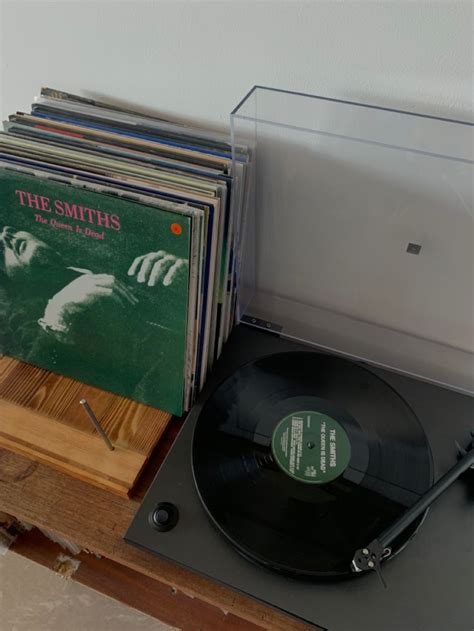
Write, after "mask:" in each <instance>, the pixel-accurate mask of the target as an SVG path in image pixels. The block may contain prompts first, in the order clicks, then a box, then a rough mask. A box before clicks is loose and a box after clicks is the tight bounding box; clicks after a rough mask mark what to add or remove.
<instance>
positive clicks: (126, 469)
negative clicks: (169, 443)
mask: <svg viewBox="0 0 474 631" xmlns="http://www.w3.org/2000/svg"><path fill="white" fill-rule="evenodd" d="M1 412H2V415H1V417H0V446H2V447H5V448H7V449H12V450H13V451H18V452H19V453H22V454H23V455H25V456H27V457H32V458H34V459H36V460H38V461H39V462H43V463H45V464H48V465H52V466H54V467H57V468H58V469H60V470H62V471H64V472H65V473H73V474H74V475H76V476H77V477H79V478H81V479H85V480H86V481H88V480H94V481H95V482H96V483H97V484H101V485H102V486H105V487H106V488H107V487H110V488H111V489H112V488H113V490H114V491H116V492H118V493H122V494H123V495H127V493H128V490H129V489H131V488H132V487H133V485H134V484H135V481H136V479H137V477H138V475H139V473H140V472H141V470H142V469H143V466H144V464H145V456H144V455H142V454H138V453H135V452H133V451H129V450H126V449H123V448H122V447H116V448H115V449H114V451H109V449H108V448H107V446H106V445H105V443H104V442H103V441H102V439H100V438H98V437H96V436H90V435H89V434H84V433H83V432H80V431H78V430H76V429H74V428H72V427H69V426H68V425H65V424H63V423H57V422H55V421H53V420H51V419H48V418H45V417H43V416H41V415H39V414H37V413H35V412H32V411H25V409H24V408H22V407H19V406H17V405H14V404H13V403H10V402H8V401H2V407H1Z"/></svg>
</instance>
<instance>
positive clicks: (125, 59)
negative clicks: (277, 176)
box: [0, 0, 473, 126]
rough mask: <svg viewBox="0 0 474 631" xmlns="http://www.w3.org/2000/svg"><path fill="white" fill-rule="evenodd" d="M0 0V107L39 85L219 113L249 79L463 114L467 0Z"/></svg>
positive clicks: (183, 112)
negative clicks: (35, 0) (216, 0)
mask: <svg viewBox="0 0 474 631" xmlns="http://www.w3.org/2000/svg"><path fill="white" fill-rule="evenodd" d="M0 2H1V8H2V14H1V18H2V24H1V71H2V72H1V74H2V83H1V99H0V106H1V111H0V113H1V115H2V117H3V118H4V117H6V116H7V114H8V113H10V112H13V111H15V110H27V109H28V106H29V104H30V103H31V100H32V96H33V95H34V94H36V93H38V91H39V88H40V86H41V85H49V86H51V87H57V88H61V89H64V90H67V91H72V92H77V93H80V94H83V95H87V96H94V97H97V98H114V99H118V100H122V101H124V102H128V103H133V104H135V105H139V106H142V107H143V108H145V109H146V108H148V109H151V110H154V111H160V112H162V113H165V114H168V115H170V116H171V115H174V116H176V117H178V118H183V119H190V120H195V121H198V122H206V123H209V122H210V123H213V124H216V125H218V126H226V125H227V120H228V113H229V111H230V110H231V109H232V108H233V106H234V105H235V104H236V103H237V102H238V101H239V99H240V98H241V96H242V95H243V94H244V93H245V92H246V91H247V90H248V89H249V88H250V87H251V86H252V85H253V84H255V83H258V84H263V85H270V86H275V87H282V88H287V89H293V90H298V91H305V92H313V93H318V94H322V95H326V96H335V97H340V98H347V99H352V100H363V101H369V102H374V103H378V104H381V105H389V106H392V107H400V108H405V109H409V110H414V111H418V112H422V111H427V112H429V113H432V114H440V115H447V116H461V117H464V118H466V117H469V116H470V111H469V110H470V107H471V102H472V90H473V77H472V47H473V35H472V33H473V21H472V13H473V5H472V3H471V2H455V1H453V0H446V1H445V2H426V1H423V0H421V1H416V0H411V1H408V2H405V1H402V0H394V1H393V2H386V1H382V0H374V1H372V2H354V1H350V0H347V1H346V2H337V1H329V2H322V1H317V0H316V1H314V2H309V3H305V2H265V1H260V2H257V1H254V2H239V1H238V0H235V1H229V2H193V1H185V2H181V1H180V2H142V1H140V0H138V1H136V2H113V1H112V2H110V1H109V2H103V1H96V2H86V1H85V0H83V1H82V2H67V1H63V2H43V1H41V0H40V1H37V2H24V1H22V0H13V1H11V2H9V1H6V0H0Z"/></svg>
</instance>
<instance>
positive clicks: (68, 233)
mask: <svg viewBox="0 0 474 631" xmlns="http://www.w3.org/2000/svg"><path fill="white" fill-rule="evenodd" d="M191 230H192V220H191V218H190V217H189V216H187V215H184V214H182V213H179V212H172V211H170V210H162V209H160V208H158V207H155V206H146V205H143V204H140V203H138V202H134V201H131V200H128V199H124V198H119V197H116V196H113V195H107V194H101V193H98V192H94V191H91V190H86V189H83V188H78V187H75V186H70V185H67V184H64V183H60V182H55V181H52V180H46V179H42V178H36V177H34V176H28V175H20V174H18V173H15V172H13V171H10V170H6V169H0V324H1V326H0V352H1V353H3V354H5V355H9V356H11V357H16V358H18V359H21V360H23V361H26V362H29V363H31V364H34V365H36V366H41V367H43V368H47V369H49V370H51V371H53V372H56V373H60V374H63V375H67V376H69V377H72V378H74V379H78V380H80V381H83V382H85V383H88V384H92V385H94V386H97V387H99V388H103V389H105V390H109V391H111V392H115V393H117V394H121V395H124V396H126V397H130V398H132V399H136V400H138V401H141V402H144V403H147V404H149V405H152V406H154V407H159V408H161V409H163V410H167V411H169V412H172V413H174V414H182V412H183V389H184V369H185V353H186V331H187V313H188V281H189V257H190V244H191Z"/></svg>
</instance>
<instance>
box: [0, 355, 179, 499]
mask: <svg viewBox="0 0 474 631" xmlns="http://www.w3.org/2000/svg"><path fill="white" fill-rule="evenodd" d="M82 398H85V399H87V400H88V402H89V404H90V405H91V407H92V408H93V410H94V412H95V413H96V415H97V417H98V418H99V419H100V423H101V425H102V427H103V428H104V430H105V432H106V433H107V435H108V436H109V438H110V439H111V440H112V442H113V444H114V446H115V451H113V452H110V451H108V449H107V447H106V446H105V444H104V443H103V442H102V441H101V439H100V438H99V437H98V434H97V432H96V430H95V428H94V427H93V425H92V423H91V422H90V420H89V419H88V417H87V416H86V414H85V413H84V410H83V408H82V406H81V405H80V404H79V401H80V400H81V399H82ZM170 418H171V415H170V414H168V413H166V412H163V411H161V410H157V409H154V408H150V407H148V406H146V405H143V404H140V403H137V402H135V401H131V400H129V399H126V398H124V397H119V396H117V395H114V394H111V393H109V392H104V391H102V390H99V389H97V388H93V387H92V386H87V385H85V384H82V383H80V382H78V381H74V380H73V379H68V378H66V377H62V376H60V375H56V374H53V373H51V372H49V371H47V370H43V369H41V368H37V367H35V366H31V365H29V364H25V363H22V362H19V361H17V360H14V359H10V358H8V357H2V358H0V446H1V447H4V448H7V449H11V450H13V451H16V452H18V453H20V454H22V455H26V456H27V457H30V458H33V459H36V460H38V461H39V462H42V463H45V464H48V465H50V466H54V467H56V468H58V469H60V470H61V471H63V472H65V473H68V474H69V475H73V476H76V477H78V478H79V479H81V480H85V481H88V482H90V483H92V484H95V485H98V486H100V487H101V488H108V489H110V490H111V491H113V492H115V493H119V494H121V495H127V494H128V493H129V492H130V491H131V489H132V488H133V485H134V484H135V482H136V480H137V478H138V476H139V474H140V472H141V470H142V468H143V466H144V464H145V463H146V461H147V459H148V458H149V456H150V454H151V452H152V450H153V448H154V446H155V445H156V443H157V441H158V440H159V439H160V437H161V436H162V434H163V432H164V430H165V428H166V426H167V424H168V423H169V421H170Z"/></svg>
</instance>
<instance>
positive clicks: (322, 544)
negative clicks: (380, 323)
mask: <svg viewBox="0 0 474 631" xmlns="http://www.w3.org/2000/svg"><path fill="white" fill-rule="evenodd" d="M192 457H193V472H194V478H195V483H196V487H197V490H198V493H199V496H200V498H201V500H202V502H203V504H204V507H205V509H206V511H207V513H208V515H209V517H210V518H211V520H212V521H213V523H214V524H215V526H216V527H217V528H218V529H219V530H220V532H221V533H222V534H223V535H224V536H225V537H226V538H227V539H228V540H229V541H230V542H231V543H232V545H234V546H235V548H236V549H237V550H238V551H239V552H240V553H241V554H243V555H244V556H246V557H247V558H248V559H250V560H252V561H254V562H257V563H259V564H262V565H265V566H267V567H269V568H271V569H273V570H276V571H278V572H282V573H286V574H290V575H294V576H298V577H310V578H311V577H314V578H318V577H320V578H324V577H325V578H330V577H342V576H344V575H349V574H350V573H351V561H352V557H353V555H354V552H355V551H356V550H357V549H359V548H361V547H364V546H366V545H367V544H368V543H370V542H371V541H372V539H374V538H375V537H376V536H377V535H378V534H379V533H380V532H382V531H383V530H384V529H385V528H386V527H387V526H388V525H390V524H391V523H392V522H393V521H394V520H395V519H396V518H397V517H399V516H400V515H401V514H402V513H403V512H404V511H405V510H406V509H407V508H409V507H410V506H412V505H413V504H414V503H415V502H416V500H417V499H418V498H419V497H420V496H421V495H422V494H423V493H424V492H426V490H427V489H428V488H429V487H430V485H431V483H432V461H431V452H430V448H429V445H428V443H427V440H426V437H425V434H424V432H423V429H422V427H421V425H420V423H419V422H418V420H417V418H416V416H415V414H414V412H413V411H412V410H411V409H410V407H409V406H408V404H407V403H406V402H405V401H404V400H403V399H402V398H401V397H400V396H399V395H398V394H397V393H396V392H395V391H394V390H393V389H392V388H391V387H390V386H389V385H388V384H387V383H385V382H384V381H383V380H382V379H381V378H379V377H378V376H376V375H375V374H374V373H372V372H371V371H370V370H368V369H367V368H365V367H362V366H361V365H359V364H356V363H354V362H351V361H348V360H345V359H341V358H339V357H335V356H331V355H323V354H320V353H316V352H292V353H281V354H277V355H270V356H267V357H263V358H261V359H259V360H257V361H254V362H252V363H251V364H248V365H245V366H243V367H241V368H239V369H238V370H237V371H236V372H235V373H233V374H232V376H230V377H229V378H228V379H227V380H226V381H224V382H223V383H222V384H221V385H220V386H218V387H217V389H216V390H215V391H214V393H213V394H212V396H211V397H210V398H209V399H208V401H207V402H206V404H205V405H204V407H203V409H202V411H201V413H200V416H199V419H198V421H197V424H196V428H195V432H194V439H193V453H192ZM418 524H419V522H417V523H416V524H415V525H413V526H412V527H411V529H407V531H405V532H404V533H403V534H402V535H400V537H399V538H398V539H397V540H396V541H395V543H394V546H393V553H396V552H397V551H398V550H399V549H400V548H401V547H403V546H404V544H405V543H406V542H407V540H408V539H409V537H410V536H411V535H412V534H413V532H414V530H415V529H416V527H417V525H418Z"/></svg>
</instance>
